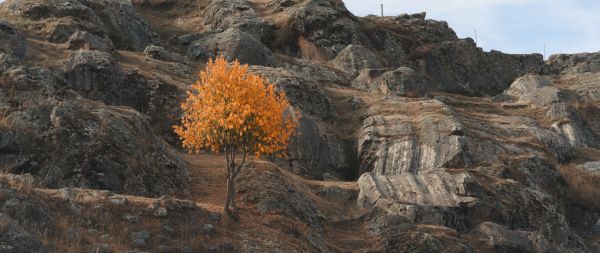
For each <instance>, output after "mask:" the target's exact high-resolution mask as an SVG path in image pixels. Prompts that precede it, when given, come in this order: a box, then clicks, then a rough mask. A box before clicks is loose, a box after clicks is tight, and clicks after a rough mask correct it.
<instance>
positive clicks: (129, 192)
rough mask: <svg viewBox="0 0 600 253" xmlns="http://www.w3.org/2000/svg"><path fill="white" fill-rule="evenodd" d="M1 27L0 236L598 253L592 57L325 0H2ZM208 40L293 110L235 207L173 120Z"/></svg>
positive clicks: (138, 243) (212, 162) (120, 244)
mask: <svg viewBox="0 0 600 253" xmlns="http://www.w3.org/2000/svg"><path fill="white" fill-rule="evenodd" d="M0 35H1V36H0V170H1V171H2V172H4V173H10V174H7V175H5V176H3V177H2V178H3V179H2V180H0V181H1V182H2V183H0V189H1V190H2V192H3V193H2V194H0V222H1V223H2V224H3V225H2V226H0V227H1V230H3V231H7V232H6V234H10V236H9V237H6V238H9V239H10V238H13V239H10V240H9V239H5V238H4V237H0V247H5V248H6V247H12V248H13V249H19V250H20V249H25V250H29V251H48V252H82V251H94V252H112V251H116V252H120V251H125V250H129V249H136V250H146V251H153V252H154V251H156V252H207V251H208V252H444V251H445V252H600V227H599V226H600V225H599V224H600V222H599V220H598V219H599V217H600V206H599V205H598V204H597V203H598V202H599V201H600V192H598V190H597V189H596V188H597V185H598V183H599V182H600V176H599V175H598V171H600V169H599V168H600V166H599V165H598V164H600V161H599V160H598V154H600V150H599V148H600V147H599V145H600V143H599V141H600V139H599V138H600V136H599V135H600V118H599V117H600V116H599V115H600V110H599V109H598V105H599V104H600V101H598V100H599V99H600V76H599V73H600V64H598V62H599V60H598V59H600V58H599V56H598V55H599V54H598V53H595V54H594V53H590V54H578V55H557V56H552V57H551V58H550V59H549V60H548V61H546V62H544V61H543V59H542V56H541V55H510V54H503V53H501V52H497V51H492V52H484V51H483V50H481V49H480V48H477V46H476V44H475V43H474V41H473V40H471V39H469V38H466V39H459V38H458V37H457V36H456V34H455V33H454V31H453V30H452V29H451V28H449V27H448V24H447V23H445V22H443V21H434V20H429V19H426V14H425V13H419V14H413V15H407V14H404V15H400V16H397V17H385V18H380V17H374V16H368V17H356V16H354V15H353V14H352V13H350V12H349V11H348V10H347V9H346V8H345V7H344V4H343V3H342V2H341V1H338V0H302V1H300V0H233V1H231V0H202V1H191V0H190V1H188V0H185V1H175V0H133V1H117V0H103V1H87V0H82V1H76V0H27V1H16V0H15V1H12V0H8V1H6V2H4V3H2V4H0ZM216 55H224V56H225V57H227V58H228V59H239V60H240V61H242V62H243V63H248V64H251V67H250V69H251V70H252V71H253V72H255V73H258V74H260V75H263V76H265V77H266V78H268V79H269V80H270V81H271V82H272V83H274V84H275V85H276V86H277V87H278V88H279V89H281V90H284V91H285V92H286V94H287V96H288V97H289V99H290V101H291V102H292V105H293V106H295V107H296V108H298V109H299V110H301V111H302V118H301V122H300V126H299V129H298V130H299V135H298V136H296V137H295V138H294V140H293V143H292V144H291V145H290V153H291V154H292V157H291V158H290V159H288V160H274V161H264V160H260V159H257V161H256V162H257V166H256V168H252V169H249V170H247V171H244V172H243V173H242V174H241V175H240V179H239V183H238V185H239V189H238V199H237V201H238V203H240V207H241V212H240V217H238V219H237V220H235V219H233V218H230V217H227V216H224V215H223V214H222V213H220V211H221V209H222V205H223V203H222V200H223V199H224V198H223V196H224V194H225V189H224V187H223V182H221V181H220V180H221V178H222V173H223V172H222V167H223V157H221V156H219V155H208V154H199V155H187V154H183V153H182V151H181V150H178V149H177V148H176V147H177V145H178V143H177V139H176V138H175V137H174V135H173V133H172V128H171V126H172V125H173V124H176V123H177V117H178V115H179V113H180V112H179V106H178V104H179V102H180V101H181V99H182V97H183V95H185V90H186V88H187V87H188V85H189V84H191V83H192V82H194V81H195V79H196V76H195V74H196V72H197V71H198V70H199V69H200V68H201V67H202V66H203V64H204V62H206V61H207V60H208V59H209V58H212V57H214V56H216ZM26 173H29V174H31V176H28V175H18V176H17V175H13V174H26ZM34 181H35V183H34ZM61 188H62V189H61ZM58 189H60V190H58ZM159 196H163V197H161V198H158V197H159ZM170 196H174V197H177V199H174V198H173V197H170ZM152 197H157V198H152ZM16 210H28V211H26V212H24V213H20V212H17V211H16ZM61 217H63V218H61ZM46 231H53V232H46ZM14 238H21V239H14ZM4 245H7V246H4Z"/></svg>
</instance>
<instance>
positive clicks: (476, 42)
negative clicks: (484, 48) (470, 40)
mask: <svg viewBox="0 0 600 253" xmlns="http://www.w3.org/2000/svg"><path fill="white" fill-rule="evenodd" d="M475 44H478V41H477V28H475Z"/></svg>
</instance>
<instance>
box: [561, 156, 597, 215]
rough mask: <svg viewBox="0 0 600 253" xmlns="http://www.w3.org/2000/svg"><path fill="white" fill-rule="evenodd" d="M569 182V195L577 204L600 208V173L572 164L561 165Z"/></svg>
mask: <svg viewBox="0 0 600 253" xmlns="http://www.w3.org/2000/svg"><path fill="white" fill-rule="evenodd" d="M559 171H560V173H561V174H562V175H563V177H564V179H565V181H566V182H567V184H568V186H569V187H568V197H569V199H570V200H572V201H573V202H574V203H576V204H580V205H582V206H585V207H587V208H593V209H600V188H599V187H598V186H599V185H600V175H594V174H591V173H589V172H586V171H585V170H583V169H580V168H577V167H575V166H571V165H563V166H560V167H559Z"/></svg>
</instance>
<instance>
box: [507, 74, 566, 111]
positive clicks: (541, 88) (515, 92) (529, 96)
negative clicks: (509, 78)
mask: <svg viewBox="0 0 600 253" xmlns="http://www.w3.org/2000/svg"><path fill="white" fill-rule="evenodd" d="M551 84H552V83H551V82H550V80H548V78H546V77H543V76H539V75H526V76H524V77H521V78H519V79H517V80H516V81H515V82H514V83H513V84H512V85H511V86H510V88H509V89H508V90H506V92H505V94H507V95H509V96H512V97H514V98H516V99H517V101H518V102H521V103H525V104H530V105H532V106H535V107H547V106H549V105H552V104H554V103H558V102H560V101H561V98H563V97H564V95H563V94H562V93H561V91H560V90H559V89H557V88H555V87H553V86H552V85H551Z"/></svg>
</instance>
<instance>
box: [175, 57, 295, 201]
mask: <svg viewBox="0 0 600 253" xmlns="http://www.w3.org/2000/svg"><path fill="white" fill-rule="evenodd" d="M181 107H182V109H183V116H182V119H181V125H180V126H174V128H175V132H176V133H177V134H178V135H179V137H180V139H181V140H182V144H183V147H184V148H187V149H188V150H189V151H191V152H196V153H198V152H199V151H201V150H204V149H207V150H210V151H212V152H219V151H224V152H225V157H226V158H227V168H226V171H225V172H226V173H225V176H226V181H227V200H226V201H225V207H224V209H225V212H229V211H230V207H231V209H233V210H235V209H236V206H235V178H236V176H237V175H238V174H239V173H240V171H242V169H244V168H245V167H248V166H249V165H250V163H249V162H248V158H249V157H248V156H249V155H252V154H254V155H256V156H257V157H258V156H260V155H272V154H276V153H280V151H283V150H285V148H286V147H287V145H288V141H289V139H290V137H291V136H292V134H293V133H294V131H295V128H296V125H297V116H295V114H294V111H293V110H292V109H291V107H290V103H289V102H288V100H287V99H286V97H285V94H284V93H283V92H279V91H276V90H275V86H274V85H272V84H270V83H269V82H268V81H266V80H265V79H263V78H262V77H261V76H258V75H254V74H251V73H249V72H248V66H247V65H241V64H240V63H239V62H238V61H235V62H233V63H229V62H227V61H226V60H225V58H223V57H218V58H217V59H215V60H214V61H213V60H209V61H208V63H207V66H206V69H205V70H203V71H201V72H200V79H199V80H198V81H197V82H196V83H195V84H193V85H192V87H191V90H190V91H188V94H187V99H186V100H185V101H184V102H183V103H182V105H181ZM280 154H283V153H282V152H281V153H280ZM236 156H237V157H236ZM240 156H241V158H240Z"/></svg>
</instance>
